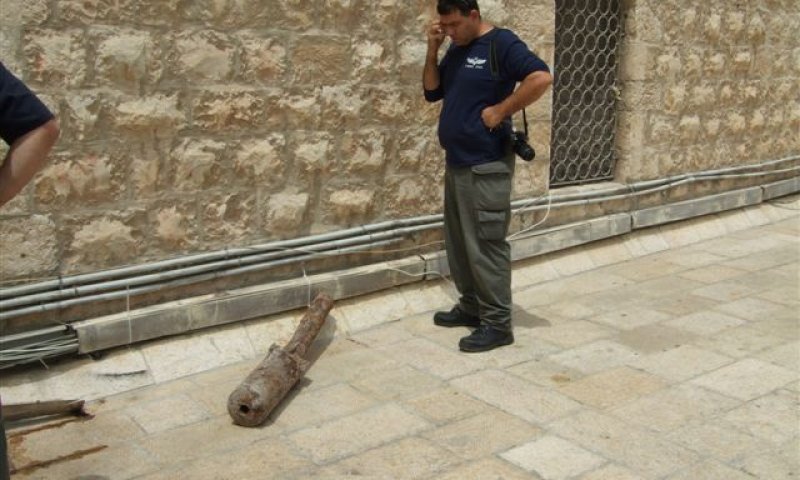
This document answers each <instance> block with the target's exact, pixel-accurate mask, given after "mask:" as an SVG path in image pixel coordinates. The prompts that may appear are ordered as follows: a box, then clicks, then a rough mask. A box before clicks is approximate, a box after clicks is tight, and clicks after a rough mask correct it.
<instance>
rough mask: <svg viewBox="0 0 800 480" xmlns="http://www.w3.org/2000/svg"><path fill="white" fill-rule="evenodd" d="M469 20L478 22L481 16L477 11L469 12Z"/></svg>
mask: <svg viewBox="0 0 800 480" xmlns="http://www.w3.org/2000/svg"><path fill="white" fill-rule="evenodd" d="M469 19H470V20H472V21H476V20H480V19H481V14H480V12H478V11H477V10H470V11H469Z"/></svg>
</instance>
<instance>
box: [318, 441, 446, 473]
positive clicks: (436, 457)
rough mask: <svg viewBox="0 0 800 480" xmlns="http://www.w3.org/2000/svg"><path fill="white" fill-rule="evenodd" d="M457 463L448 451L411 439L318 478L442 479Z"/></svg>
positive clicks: (353, 459) (359, 457)
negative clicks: (441, 476) (442, 475)
mask: <svg viewBox="0 0 800 480" xmlns="http://www.w3.org/2000/svg"><path fill="white" fill-rule="evenodd" d="M457 462H458V460H457V459H455V458H453V454H452V453H451V452H450V451H448V450H446V449H445V448H442V447H441V446H439V445H436V444H435V443H433V442H430V441H428V440H425V439H421V438H416V437H411V438H407V439H403V440H399V441H397V442H394V443H390V444H388V445H385V446H382V447H379V448H376V449H374V450H370V451H368V452H365V453H362V454H360V455H357V456H355V457H351V458H348V459H345V460H343V461H341V462H339V463H337V464H335V465H332V466H330V467H327V468H325V469H323V470H321V471H320V472H318V475H319V478H348V477H353V476H363V477H365V478H387V479H388V478H433V477H436V478H440V475H441V474H442V473H444V472H445V471H448V470H449V469H450V468H452V467H453V465H454V464H456V463H457ZM315 476H316V475H315Z"/></svg>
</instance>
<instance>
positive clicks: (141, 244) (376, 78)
mask: <svg viewBox="0 0 800 480" xmlns="http://www.w3.org/2000/svg"><path fill="white" fill-rule="evenodd" d="M623 3H624V15H625V28H626V37H625V39H624V42H623V44H624V47H623V51H622V64H621V67H620V77H621V84H620V90H621V102H620V106H619V107H620V117H619V128H618V147H619V162H618V167H617V179H618V180H619V181H621V182H633V181H637V180H644V179H653V178H660V177H664V176H669V175H674V174H676V173H681V172H691V171H699V170H705V169H710V168H715V167H719V166H725V165H736V164H751V163H758V162H761V161H765V160H771V159H775V158H778V157H781V156H784V155H787V154H789V153H798V151H800V148H799V146H798V142H799V140H798V138H799V137H798V135H796V132H797V131H798V128H799V127H798V121H799V118H800V106H799V105H798V100H797V92H798V91H800V88H799V87H800V85H799V84H798V78H800V74H799V73H800V49H798V45H800V41H798V40H797V36H796V32H797V31H798V29H799V28H800V24H799V22H800V21H799V20H798V12H797V10H798V9H797V8H796V6H795V5H794V3H795V2H794V0H783V1H779V0H752V1H747V2H745V1H741V2H738V1H737V2H731V1H728V0H724V1H722V0H713V1H709V2H704V3H702V4H698V3H697V2H691V1H689V0H626V1H624V2H623ZM433 5H434V2H433V1H432V0H377V1H368V0H259V1H256V0H196V1H186V0H137V1H134V0H114V1H112V0H0V52H2V57H1V58H2V61H3V62H4V63H5V64H6V65H7V66H8V67H9V68H10V69H12V70H13V71H15V72H17V73H19V74H20V75H21V76H22V77H23V78H24V79H25V80H26V81H27V82H28V83H29V85H30V86H31V87H32V88H33V89H35V90H36V91H37V92H39V93H40V94H41V96H42V98H43V99H44V100H45V101H46V103H48V105H50V106H51V107H52V108H53V110H54V111H55V113H56V114H57V115H58V118H59V120H60V121H61V124H62V129H63V133H62V138H61V140H60V141H59V144H58V146H57V148H56V150H55V152H54V153H53V155H52V161H51V163H50V165H49V166H48V167H47V168H46V169H45V170H44V171H43V172H42V173H41V174H40V175H38V176H37V177H36V179H35V181H34V182H33V183H32V184H31V185H30V186H29V187H28V188H26V190H25V191H24V192H23V194H21V195H20V196H19V197H18V198H17V199H15V200H14V201H13V202H12V203H11V204H10V205H8V206H6V207H5V208H4V209H3V211H2V212H0V252H1V253H0V280H2V281H3V282H8V281H12V282H13V281H21V280H26V279H27V280H30V279H35V278H42V277H51V276H54V275H59V274H74V273H77V272H90V271H95V270H99V269H104V268H110V267H115V266H120V265H127V264H137V263H142V262H145V261H149V260H155V259H162V258H169V257H175V256H179V255H182V254H186V253H192V252H200V251H206V250H214V249H220V248H224V247H238V246H245V245H250V244H254V243H258V242H263V241H266V240H271V239H279V238H292V237H298V236H302V235H307V234H312V233H319V232H326V231H332V230H337V229H341V228H346V227H348V226H353V225H359V224H363V223H371V222H375V221H380V220H385V219H394V218H402V217H410V216H415V215H421V214H428V213H436V212H439V211H440V208H441V207H440V204H441V193H442V192H441V190H442V189H441V176H442V172H443V166H442V155H441V152H440V149H439V146H438V143H437V141H436V137H435V123H436V117H437V114H438V106H435V105H433V106H432V105H428V104H426V103H425V102H424V101H423V98H422V96H421V87H420V77H421V68H422V63H423V60H424V53H425V40H424V33H423V32H424V29H425V26H426V25H427V23H428V22H429V20H430V18H432V14H433ZM481 5H482V8H483V11H484V14H485V16H486V17H487V18H488V19H490V20H492V21H495V22H497V23H498V24H501V25H506V26H509V27H511V28H512V29H514V30H515V31H517V32H518V33H519V34H520V36H521V37H522V38H523V39H524V40H526V41H527V42H528V44H529V46H531V48H532V49H533V50H534V51H536V52H537V53H539V54H540V55H541V56H542V57H543V58H545V59H546V60H547V61H548V62H552V58H553V50H554V45H553V38H554V35H553V30H554V3H553V2H552V0H481ZM550 105H551V95H550V94H548V95H547V96H546V97H545V98H544V99H543V100H542V101H541V102H540V103H539V104H538V105H537V106H536V107H535V108H533V109H532V111H531V112H529V113H530V114H531V117H532V119H533V126H534V133H533V143H534V144H535V145H536V147H537V151H538V153H539V157H538V161H537V162H536V163H534V164H533V165H529V164H524V163H520V169H519V170H518V171H519V172H520V173H519V174H518V175H517V179H516V182H517V183H516V192H515V194H516V196H517V197H527V196H533V195H540V194H542V193H544V192H546V191H547V177H548V160H549V153H548V150H549V149H548V144H549V136H550V127H549V125H550ZM591 214H592V213H589V212H583V213H580V212H573V214H572V216H571V217H569V218H571V219H572V218H573V217H575V215H578V216H580V215H584V216H586V215H591ZM552 218H553V219H558V218H559V217H558V216H557V215H554V216H553V217H552ZM563 218H567V217H563ZM553 221H556V220H553Z"/></svg>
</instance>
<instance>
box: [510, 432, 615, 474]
mask: <svg viewBox="0 0 800 480" xmlns="http://www.w3.org/2000/svg"><path fill="white" fill-rule="evenodd" d="M500 456H501V457H502V458H504V459H506V460H508V461H509V462H511V463H513V464H515V465H518V466H519V467H521V468H523V469H525V470H527V471H529V472H536V473H538V474H539V475H541V476H542V477H544V478H546V479H552V480H566V479H567V478H574V477H575V476H576V475H580V474H581V473H583V472H587V471H590V470H592V469H594V468H597V467H599V466H601V465H603V464H604V463H606V460H605V459H604V458H603V457H601V456H599V455H595V454H594V453H592V452H590V451H588V450H585V449H583V448H581V447H580V446H578V445H575V444H574V443H572V442H569V441H567V440H564V439H562V438H558V437H556V436H552V435H548V436H544V437H542V438H539V439H537V440H534V441H532V442H529V443H525V444H523V445H520V446H519V447H516V448H513V449H511V450H509V451H507V452H504V453H503V454H501V455H500Z"/></svg>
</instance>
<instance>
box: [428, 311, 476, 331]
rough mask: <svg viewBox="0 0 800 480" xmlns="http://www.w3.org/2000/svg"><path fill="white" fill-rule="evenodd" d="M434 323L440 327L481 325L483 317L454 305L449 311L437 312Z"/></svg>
mask: <svg viewBox="0 0 800 480" xmlns="http://www.w3.org/2000/svg"><path fill="white" fill-rule="evenodd" d="M433 323H434V324H436V325H439V326H440V327H479V326H480V325H481V319H480V318H478V317H476V316H474V315H470V314H468V313H464V312H462V311H461V309H460V308H458V307H453V309H452V310H450V311H449V312H436V313H435V314H434V315H433Z"/></svg>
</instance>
